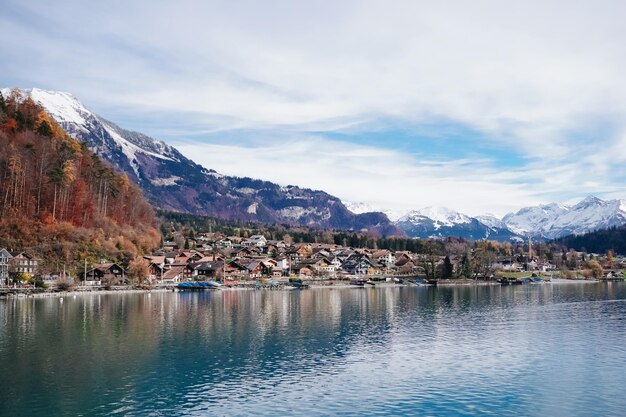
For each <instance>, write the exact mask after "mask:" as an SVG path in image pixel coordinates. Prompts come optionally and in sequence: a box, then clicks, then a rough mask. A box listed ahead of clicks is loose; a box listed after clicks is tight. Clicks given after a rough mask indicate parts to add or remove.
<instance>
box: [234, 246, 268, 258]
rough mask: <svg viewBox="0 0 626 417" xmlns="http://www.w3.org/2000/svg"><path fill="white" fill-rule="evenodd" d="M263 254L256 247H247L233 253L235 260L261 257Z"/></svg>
mask: <svg viewBox="0 0 626 417" xmlns="http://www.w3.org/2000/svg"><path fill="white" fill-rule="evenodd" d="M260 255H261V253H260V251H259V249H257V248H256V247H246V248H243V249H240V250H238V251H237V252H234V253H233V256H234V257H235V258H247V257H252V256H260Z"/></svg>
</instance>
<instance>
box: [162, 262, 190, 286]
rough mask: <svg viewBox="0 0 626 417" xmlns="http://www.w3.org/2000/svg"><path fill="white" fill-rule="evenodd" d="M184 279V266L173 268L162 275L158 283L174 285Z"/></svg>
mask: <svg viewBox="0 0 626 417" xmlns="http://www.w3.org/2000/svg"><path fill="white" fill-rule="evenodd" d="M184 279H185V267H184V266H174V267H172V268H170V269H168V270H167V271H165V273H164V274H163V276H162V277H160V279H159V281H161V283H163V284H176V283H179V282H181V281H183V280H184Z"/></svg>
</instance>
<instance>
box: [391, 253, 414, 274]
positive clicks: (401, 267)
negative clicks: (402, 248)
mask: <svg viewBox="0 0 626 417" xmlns="http://www.w3.org/2000/svg"><path fill="white" fill-rule="evenodd" d="M393 267H394V269H395V270H396V271H397V272H399V273H401V274H405V275H409V274H414V273H416V266H415V262H414V261H413V260H412V259H411V258H410V257H409V256H404V255H403V256H400V257H399V258H398V260H397V261H396V262H395V264H394V265H393Z"/></svg>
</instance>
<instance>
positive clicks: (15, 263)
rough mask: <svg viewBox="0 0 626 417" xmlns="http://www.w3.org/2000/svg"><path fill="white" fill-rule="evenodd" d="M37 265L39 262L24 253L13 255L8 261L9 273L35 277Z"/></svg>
mask: <svg viewBox="0 0 626 417" xmlns="http://www.w3.org/2000/svg"><path fill="white" fill-rule="evenodd" d="M38 264H39V260H38V259H37V258H35V257H34V256H32V255H30V254H28V253H26V252H19V253H16V254H14V255H13V258H12V259H11V260H10V261H9V272H16V273H23V274H29V275H35V272H37V266H38Z"/></svg>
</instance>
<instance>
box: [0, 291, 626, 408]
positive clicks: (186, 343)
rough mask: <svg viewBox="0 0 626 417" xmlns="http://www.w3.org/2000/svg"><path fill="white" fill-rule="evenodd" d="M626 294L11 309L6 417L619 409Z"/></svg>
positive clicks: (354, 294) (39, 303)
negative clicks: (21, 416)
mask: <svg viewBox="0 0 626 417" xmlns="http://www.w3.org/2000/svg"><path fill="white" fill-rule="evenodd" d="M625 297H626V292H625V287H624V284H621V283H609V284H606V285H605V284H596V285H584V284H581V285H576V284H574V285H537V286H533V285H528V286H519V287H499V286H489V287H454V288H443V287H442V288H423V287H407V288H400V287H396V288H385V289H382V288H375V289H367V288H363V289H311V290H307V291H291V292H288V291H286V292H281V291H216V292H204V293H151V294H126V295H124V294H103V295H84V296H77V297H69V298H68V297H66V298H64V299H63V301H62V302H61V301H60V300H59V299H56V298H51V299H17V300H16V299H10V300H1V301H0V363H2V364H3V371H2V372H0V414H2V415H42V414H45V415H110V414H123V415H168V416H169V415H205V414H211V415H224V414H229V415H232V414H236V415H241V414H252V413H254V414H265V415H277V414H279V415H293V414H301V415H329V414H346V415H361V414H374V413H376V414H387V415H394V414H395V415H397V414H424V413H428V414H431V415H464V414H466V415H476V414H481V413H495V414H499V415H520V414H523V415H589V414H596V411H597V407H598V406H600V405H601V407H602V410H603V412H602V414H604V415H610V414H616V415H619V414H621V413H620V411H623V410H624V409H626V401H625V400H622V399H621V395H620V392H621V386H623V385H624V383H625V382H626V376H624V373H623V372H621V370H622V367H623V365H622V364H623V363H624V360H625V359H626V351H625V348H624V346H626V343H624V342H625V340H624V338H625V335H626V333H625V332H624V330H625V324H624V320H623V318H624V313H625V312H626V304H625V303H624V302H623V300H624V298H625ZM590 387H597V388H601V389H595V390H593V391H592V392H589V388H590ZM582 394H584V395H582Z"/></svg>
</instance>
